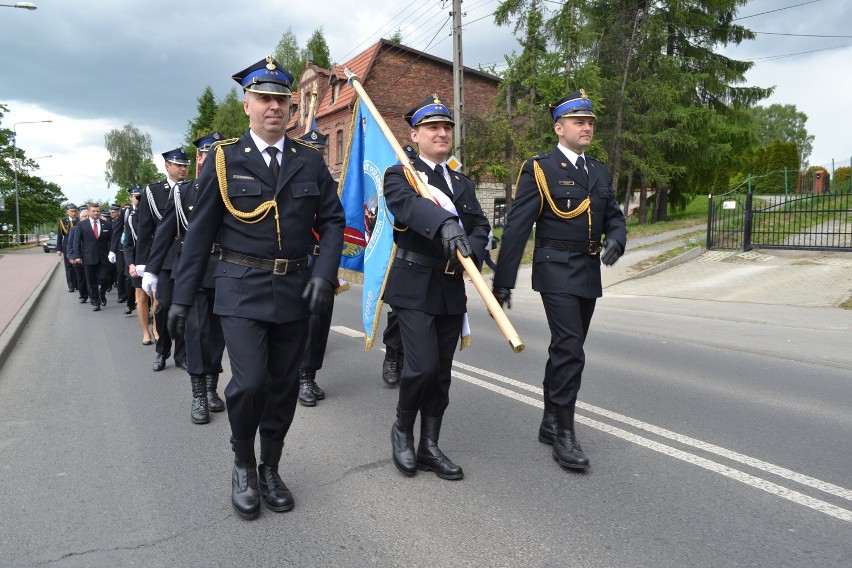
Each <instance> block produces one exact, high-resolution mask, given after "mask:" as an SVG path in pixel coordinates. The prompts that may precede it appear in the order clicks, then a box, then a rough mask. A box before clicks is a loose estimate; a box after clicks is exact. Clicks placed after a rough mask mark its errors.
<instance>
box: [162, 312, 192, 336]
mask: <svg viewBox="0 0 852 568" xmlns="http://www.w3.org/2000/svg"><path fill="white" fill-rule="evenodd" d="M188 313H189V306H182V305H180V304H172V305H171V307H170V308H169V315H168V318H167V319H166V327H168V328H169V335H171V336H172V337H183V331H184V329H186V315H187V314H188Z"/></svg>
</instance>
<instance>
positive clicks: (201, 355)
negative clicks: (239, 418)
mask: <svg viewBox="0 0 852 568" xmlns="http://www.w3.org/2000/svg"><path fill="white" fill-rule="evenodd" d="M221 139H222V135H221V134H220V133H219V132H211V133H210V134H208V135H206V136H202V137H201V138H199V139H198V140H195V142H194V144H195V147H196V148H197V150H198V152H197V154H196V178H197V177H198V174H199V173H200V172H201V168H202V166H203V165H204V159H205V157H206V156H207V152H208V151H209V150H210V148H211V147H212V146H213V144H214V143H215V142H218V141H219V140H221ZM199 187H200V186H199V181H198V179H195V180H193V181H185V182H182V183H179V184H178V185H177V186H176V187H175V189H174V191H173V192H172V194H171V196H169V202H168V204H167V205H166V212H165V213H164V214H163V220H162V222H161V223H160V226H159V227H157V233H156V234H155V235H154V244H153V246H152V247H151V254H150V255H149V256H148V263H147V265H146V267H145V268H146V269H145V276H144V277H143V278H142V289H143V290H145V292H146V293H151V292H152V291H153V292H155V293H156V291H157V290H158V289H159V287H160V286H161V285H163V284H168V285H169V286H170V287H171V286H173V282H167V283H161V282H160V280H159V278H158V277H157V276H156V275H157V274H160V273H161V272H162V271H163V270H164V269H165V268H166V267H167V265H168V268H169V269H170V270H169V273H170V274H171V277H172V280H174V279H175V278H176V276H177V275H176V273H175V271H174V270H173V267H176V266H177V265H178V262H179V261H180V256H181V250H182V247H183V241H184V238H185V235H186V230H187V228H188V226H189V222H190V220H191V219H192V212H193V210H194V209H195V204H196V203H197V202H198V197H199V193H200V190H199ZM218 261H219V245H218V243H214V245H213V247H212V248H211V254H210V255H209V258H208V262H207V266H206V268H205V269H204V278H203V279H202V282H201V286H200V287H199V289H198V292H197V294H196V296H195V302H194V304H193V306H192V309H191V310H190V312H189V314H188V317H187V320H186V329H185V332H184V336H183V344H184V346H185V348H186V371H187V373H189V379H190V385H191V387H192V410H191V411H190V420H191V421H192V422H193V423H194V424H207V423H208V422H210V412H222V411H223V410H225V403H224V402H223V401H222V399H221V398H219V394H218V393H217V391H216V387H217V385H218V383H219V373H221V372H222V355H223V353H224V351H225V338H224V337H223V336H222V326H221V324H220V322H219V316H217V315H215V314H214V313H213V303H214V298H215V289H214V288H215V285H216V284H215V280H214V276H215V274H216V269H217V265H218ZM175 339H176V340H177V339H178V338H175Z"/></svg>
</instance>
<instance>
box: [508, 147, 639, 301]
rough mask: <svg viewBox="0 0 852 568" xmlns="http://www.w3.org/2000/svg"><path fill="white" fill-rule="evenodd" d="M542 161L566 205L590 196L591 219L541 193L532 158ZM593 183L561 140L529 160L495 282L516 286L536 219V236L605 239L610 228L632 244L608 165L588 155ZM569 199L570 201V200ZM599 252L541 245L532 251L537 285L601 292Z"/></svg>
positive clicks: (585, 294) (549, 290) (583, 293)
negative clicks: (560, 145)
mask: <svg viewBox="0 0 852 568" xmlns="http://www.w3.org/2000/svg"><path fill="white" fill-rule="evenodd" d="M534 161H538V163H539V165H540V166H541V169H542V170H543V172H544V175H545V178H546V179H547V186H548V190H549V193H550V196H551V198H552V199H553V202H554V203H555V205H556V207H557V208H559V209H560V210H561V211H563V212H564V211H572V210H574V209H576V208H577V206H578V205H580V204H581V203H582V201H583V200H584V199H585V198H586V197H589V198H590V200H591V206H590V209H591V212H592V224H591V231H590V230H589V217H588V215H587V214H586V213H581V214H580V215H577V216H576V217H574V218H573V219H563V218H560V217H559V216H557V215H556V213H554V212H553V209H552V208H551V206H550V204H549V203H548V201H547V199H546V198H543V197H542V195H541V194H540V193H539V188H538V185H537V184H536V179H535V173H534V170H533V162H534ZM586 167H587V169H588V172H589V182H588V185H589V187H588V188H586V186H585V182H584V181H583V178H582V176H581V175H580V172H579V171H577V168H576V167H574V165H573V164H571V163H570V162H569V161H568V158H567V157H566V156H565V154H563V153H562V151H561V150H559V148H558V147H557V146H555V145H554V147H553V150H551V152H550V153H549V154H543V155H539V156H535V157H533V158H530V159H529V160H527V161H526V162H525V163H524V165H523V168H522V169H521V175H520V176H519V178H518V186H517V188H516V189H515V199H514V201H513V202H512V209H511V211H510V212H509V216H508V218H507V220H506V227H505V229H504V230H503V241H502V245H501V247H500V256H499V258H498V259H497V271H496V273H495V274H494V286H495V287H503V288H514V287H515V279H516V277H517V273H518V264H519V263H520V261H521V257H522V256H523V254H524V247H525V246H526V243H527V239H529V236H530V231H531V230H532V226H533V223H535V225H536V234H535V237H536V238H537V239H553V240H560V241H572V242H587V241H589V240H592V241H597V242H600V240H601V235H602V234H605V235H606V238H607V240H608V241H610V242H612V241H617V242H618V243H619V244H620V245H621V247H622V250H624V247H625V246H626V244H627V225H626V223H625V220H624V214H623V213H622V212H621V208H620V207H619V205H618V202H617V201H616V199H615V190H614V189H613V188H612V181H611V178H610V175H609V170H607V168H606V166H604V165H603V164H602V163H601V162H599V161H597V160H595V159H594V158H590V157H588V156H586ZM569 201H570V204H569ZM600 265H601V262H600V255H591V254H588V253H586V252H573V251H560V250H556V249H554V248H548V247H543V248H536V249H535V252H534V254H533V273H532V287H533V290H536V291H538V292H541V293H543V294H572V295H574V296H579V297H581V298H599V297H600V296H602V295H603V290H602V287H601V268H600Z"/></svg>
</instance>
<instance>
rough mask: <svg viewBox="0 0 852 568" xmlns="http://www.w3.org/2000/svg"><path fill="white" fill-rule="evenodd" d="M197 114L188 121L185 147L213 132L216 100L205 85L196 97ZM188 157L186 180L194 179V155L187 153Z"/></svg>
mask: <svg viewBox="0 0 852 568" xmlns="http://www.w3.org/2000/svg"><path fill="white" fill-rule="evenodd" d="M196 109H197V111H198V114H197V115H196V116H195V118H194V119H193V120H190V121H189V125H188V126H187V132H186V144H185V145H186V147H187V148H190V147H192V146H193V142H194V141H195V140H197V139H198V138H199V137H201V136H204V135H205V134H208V133H210V132H212V131H213V130H214V128H213V119H214V117H215V116H216V98H215V97H214V96H213V89H212V88H211V87H210V85H207V86H206V87H205V88H204V91H202V93H201V95H200V96H199V97H198V104H197V106H196ZM187 153H188V154H189V155H190V158H189V160H190V163H189V169H188V172H187V179H193V178H195V153H194V152H187Z"/></svg>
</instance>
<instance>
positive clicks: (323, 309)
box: [302, 276, 334, 314]
mask: <svg viewBox="0 0 852 568" xmlns="http://www.w3.org/2000/svg"><path fill="white" fill-rule="evenodd" d="M302 299H303V300H305V301H307V302H308V309H309V310H310V311H311V313H312V314H325V313H328V311H329V310H330V309H331V306H332V304H333V303H334V286H332V284H331V282H329V281H328V280H326V279H325V278H320V277H319V276H314V277H313V278H311V279H310V280H308V285H307V286H305V291H304V292H302Z"/></svg>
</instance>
